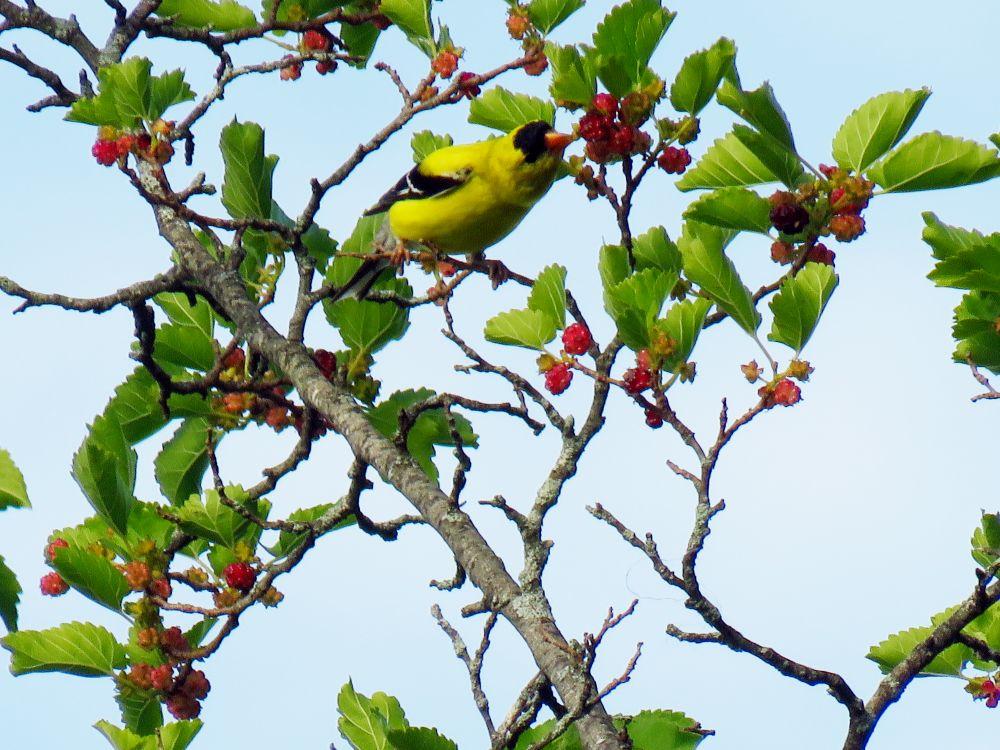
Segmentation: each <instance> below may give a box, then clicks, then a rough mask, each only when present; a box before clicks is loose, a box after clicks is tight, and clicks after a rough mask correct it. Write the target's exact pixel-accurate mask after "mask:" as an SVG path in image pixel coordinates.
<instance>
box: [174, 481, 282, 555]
mask: <svg viewBox="0 0 1000 750" xmlns="http://www.w3.org/2000/svg"><path fill="white" fill-rule="evenodd" d="M225 494H226V497H227V498H228V499H229V500H231V501H233V502H234V503H238V504H240V505H242V506H243V507H245V508H246V509H247V510H249V511H250V512H252V513H255V514H257V515H258V516H260V515H262V513H261V510H262V508H263V506H264V505H265V503H264V502H263V501H257V502H249V501H248V500H247V494H246V491H245V490H244V489H243V488H242V487H238V486H235V485H231V486H229V487H226V493H225ZM175 512H176V513H177V515H178V516H179V517H180V519H181V528H182V529H184V530H185V531H187V532H188V533H190V534H194V535H195V536H197V537H200V538H202V539H207V540H208V541H210V542H216V543H218V544H222V545H224V546H226V547H230V548H232V547H234V546H235V545H236V542H238V541H240V540H241V539H243V538H245V537H246V536H247V533H248V532H249V531H250V525H251V524H250V521H248V520H247V519H245V518H244V517H243V516H241V515H240V514H239V513H237V512H236V511H234V510H232V509H231V508H229V507H228V506H226V505H225V504H224V503H223V502H222V499H221V497H220V495H219V492H218V491H217V490H214V489H210V490H205V499H204V501H202V499H201V498H199V497H198V496H196V495H194V496H192V497H190V498H188V500H187V502H186V503H184V504H183V505H182V506H180V507H179V508H177V510H176V511H175ZM264 515H266V514H264Z"/></svg>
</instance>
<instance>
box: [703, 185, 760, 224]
mask: <svg viewBox="0 0 1000 750" xmlns="http://www.w3.org/2000/svg"><path fill="white" fill-rule="evenodd" d="M684 218H685V219H693V220H694V221H700V222H701V223H702V224H711V225H713V226H716V227H725V228H726V229H735V230H737V231H748V232H759V233H760V234H768V233H769V232H770V229H771V204H770V203H768V201H767V199H766V198H762V197H761V196H759V195H757V193H755V192H753V191H752V190H747V189H746V188H738V187H732V188H722V189H721V190H715V191H713V192H711V193H706V194H705V195H703V196H701V197H700V198H699V199H698V200H696V201H695V202H694V203H692V204H691V205H690V206H688V207H687V210H686V211H684Z"/></svg>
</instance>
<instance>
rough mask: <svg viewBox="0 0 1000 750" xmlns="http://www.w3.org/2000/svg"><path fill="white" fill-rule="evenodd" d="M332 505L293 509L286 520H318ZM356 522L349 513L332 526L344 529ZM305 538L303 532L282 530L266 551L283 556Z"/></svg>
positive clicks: (335, 528)
mask: <svg viewBox="0 0 1000 750" xmlns="http://www.w3.org/2000/svg"><path fill="white" fill-rule="evenodd" d="M333 507H334V504H333V503H323V504H322V505H316V506H314V507H312V508H301V509H300V510H296V511H293V512H292V513H291V514H289V516H288V519H287V520H288V521H308V522H312V521H318V520H319V519H320V518H322V517H323V516H325V515H326V514H327V513H328V512H329V511H330V510H332V509H333ZM357 522H358V520H357V518H355V517H354V516H353V515H349V516H347V517H346V518H344V519H343V520H342V521H341V522H340V523H338V524H337V525H336V526H334V527H333V528H334V530H337V529H346V528H347V527H348V526H354V525H355V524H357ZM305 540H306V535H305V534H295V533H293V532H291V531H282V532H281V533H280V534H279V535H278V541H277V542H276V543H275V544H274V546H273V547H271V548H269V549H268V551H269V552H270V553H271V554H272V555H274V556H275V557H285V556H286V555H290V554H291V553H292V552H294V551H295V550H296V549H298V547H299V545H301V544H302V543H303V542H304V541H305Z"/></svg>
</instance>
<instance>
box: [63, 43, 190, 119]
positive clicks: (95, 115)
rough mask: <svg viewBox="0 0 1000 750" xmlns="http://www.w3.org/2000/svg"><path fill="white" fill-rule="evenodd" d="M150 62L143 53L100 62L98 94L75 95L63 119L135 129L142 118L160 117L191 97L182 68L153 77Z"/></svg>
mask: <svg viewBox="0 0 1000 750" xmlns="http://www.w3.org/2000/svg"><path fill="white" fill-rule="evenodd" d="M152 66H153V64H152V63H151V62H150V61H149V60H147V59H146V58H144V57H130V58H129V59H127V60H124V61H123V62H120V63H115V64H113V65H105V66H103V67H102V68H101V69H100V71H99V72H98V82H99V83H98V90H99V93H98V94H97V96H94V97H88V98H82V99H78V100H77V101H76V102H74V103H73V106H72V107H71V108H70V111H69V113H68V114H67V115H66V119H67V120H70V121H71V122H82V123H85V124H88V125H108V126H111V127H114V128H122V129H125V130H134V129H136V128H138V127H139V126H140V125H141V124H142V122H143V121H144V120H145V121H146V122H152V121H154V120H157V119H159V118H160V117H162V116H163V114H164V113H165V112H166V110H167V109H168V108H169V107H171V106H173V105H174V104H179V103H180V102H185V101H190V100H191V99H194V92H193V91H191V87H190V86H188V85H187V83H185V82H184V74H183V73H182V72H181V71H179V70H175V71H172V72H169V73H164V74H162V75H160V76H157V77H155V78H154V77H153V76H152V75H151V74H150V71H151V70H152Z"/></svg>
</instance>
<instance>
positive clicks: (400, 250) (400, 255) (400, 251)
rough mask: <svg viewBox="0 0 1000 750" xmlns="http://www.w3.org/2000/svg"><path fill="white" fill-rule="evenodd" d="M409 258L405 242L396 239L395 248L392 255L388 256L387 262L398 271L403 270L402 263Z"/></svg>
mask: <svg viewBox="0 0 1000 750" xmlns="http://www.w3.org/2000/svg"><path fill="white" fill-rule="evenodd" d="M409 259H410V251H409V249H408V248H407V247H406V243H405V242H403V241H402V240H397V242H396V249H395V250H393V251H392V255H390V256H389V262H390V263H392V265H394V266H396V268H397V269H399V272H400V273H402V272H403V265H404V264H405V263H406V261H408V260H409Z"/></svg>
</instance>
